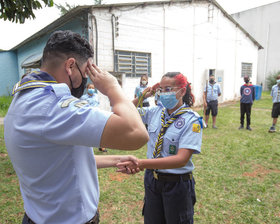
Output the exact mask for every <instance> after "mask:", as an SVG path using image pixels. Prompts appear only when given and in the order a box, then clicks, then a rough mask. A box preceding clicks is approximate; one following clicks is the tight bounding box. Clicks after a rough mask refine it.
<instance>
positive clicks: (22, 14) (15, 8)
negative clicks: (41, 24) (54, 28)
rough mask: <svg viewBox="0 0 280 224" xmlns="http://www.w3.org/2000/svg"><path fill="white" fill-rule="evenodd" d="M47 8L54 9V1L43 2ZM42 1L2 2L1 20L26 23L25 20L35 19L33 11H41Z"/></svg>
mask: <svg viewBox="0 0 280 224" xmlns="http://www.w3.org/2000/svg"><path fill="white" fill-rule="evenodd" d="M42 1H43V2H44V3H45V6H48V7H52V6H53V0H42ZM40 2H41V1H37V0H30V1H18V0H0V19H4V20H9V21H12V22H16V23H17V22H19V23H24V22H25V19H30V18H32V19H34V18H35V15H34V12H33V10H37V9H41V8H42V5H41V3H40Z"/></svg>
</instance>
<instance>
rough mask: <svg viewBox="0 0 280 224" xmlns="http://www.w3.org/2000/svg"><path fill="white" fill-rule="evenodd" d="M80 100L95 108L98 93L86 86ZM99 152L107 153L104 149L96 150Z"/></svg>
mask: <svg viewBox="0 0 280 224" xmlns="http://www.w3.org/2000/svg"><path fill="white" fill-rule="evenodd" d="M81 100H86V101H87V102H88V103H89V105H91V106H94V107H97V106H98V105H99V100H98V93H97V90H96V89H95V87H94V85H93V84H92V83H89V84H87V92H86V93H85V94H84V95H83V96H82V97H81ZM98 149H99V151H101V152H107V149H105V148H101V147H99V148H98Z"/></svg>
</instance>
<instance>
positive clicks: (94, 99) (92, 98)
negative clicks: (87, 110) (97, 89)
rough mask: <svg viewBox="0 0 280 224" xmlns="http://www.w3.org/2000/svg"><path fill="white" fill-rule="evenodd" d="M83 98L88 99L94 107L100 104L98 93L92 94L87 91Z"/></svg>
mask: <svg viewBox="0 0 280 224" xmlns="http://www.w3.org/2000/svg"><path fill="white" fill-rule="evenodd" d="M81 100H86V101H88V103H89V104H90V105H91V106H94V107H97V106H98V105H99V101H98V94H97V93H94V94H92V96H91V95H89V94H87V93H86V94H84V95H83V96H82V97H81Z"/></svg>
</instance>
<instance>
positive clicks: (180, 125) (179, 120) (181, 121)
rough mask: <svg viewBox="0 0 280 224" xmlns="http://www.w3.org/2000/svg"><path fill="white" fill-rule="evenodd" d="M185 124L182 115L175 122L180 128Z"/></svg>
mask: <svg viewBox="0 0 280 224" xmlns="http://www.w3.org/2000/svg"><path fill="white" fill-rule="evenodd" d="M184 125H185V119H184V118H182V117H180V118H178V119H177V120H176V121H175V123H174V126H175V128H178V129H181V128H182V127H183V126H184Z"/></svg>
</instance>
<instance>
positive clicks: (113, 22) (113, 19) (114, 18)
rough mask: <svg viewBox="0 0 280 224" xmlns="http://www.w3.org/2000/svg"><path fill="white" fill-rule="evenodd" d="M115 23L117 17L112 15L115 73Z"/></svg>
mask: <svg viewBox="0 0 280 224" xmlns="http://www.w3.org/2000/svg"><path fill="white" fill-rule="evenodd" d="M115 21H116V16H115V15H114V14H112V16H111V24H112V50H113V72H115V71H116V69H115Z"/></svg>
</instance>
